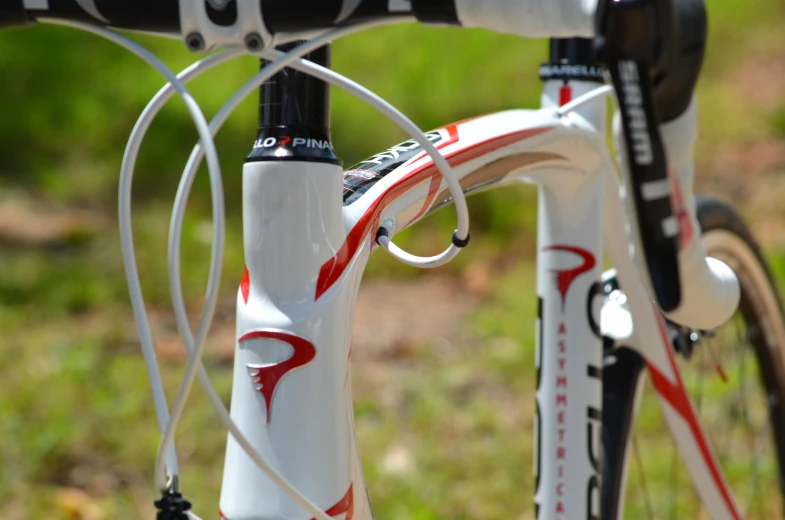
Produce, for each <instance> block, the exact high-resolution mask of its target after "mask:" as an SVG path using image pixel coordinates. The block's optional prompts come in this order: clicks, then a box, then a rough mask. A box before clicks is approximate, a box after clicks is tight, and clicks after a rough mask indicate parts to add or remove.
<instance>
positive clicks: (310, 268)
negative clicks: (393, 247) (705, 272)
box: [221, 81, 741, 520]
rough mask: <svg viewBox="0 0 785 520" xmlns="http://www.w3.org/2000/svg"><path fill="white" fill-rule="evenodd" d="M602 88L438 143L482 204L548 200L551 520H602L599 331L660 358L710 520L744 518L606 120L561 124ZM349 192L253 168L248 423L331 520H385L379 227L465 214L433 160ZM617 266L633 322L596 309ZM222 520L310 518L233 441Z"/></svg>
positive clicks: (557, 88)
mask: <svg viewBox="0 0 785 520" xmlns="http://www.w3.org/2000/svg"><path fill="white" fill-rule="evenodd" d="M596 87H597V85H596V84H595V83H589V82H577V81H576V82H571V83H570V84H569V86H568V87H565V85H564V84H563V83H562V82H557V81H549V82H546V85H545V89H544V93H543V96H542V104H543V107H544V108H543V109H541V110H538V111H533V110H513V111H508V112H502V113H498V114H493V115H488V116H484V117H479V118H476V119H472V120H469V121H465V122H461V123H456V124H454V125H450V126H448V127H445V128H443V129H440V130H439V131H437V133H438V135H439V145H438V147H439V149H440V151H441V152H442V154H444V155H445V157H446V158H447V159H448V160H449V162H450V164H451V165H452V166H453V168H454V170H455V173H456V174H457V175H458V176H459V177H460V179H461V184H462V186H463V188H464V190H465V191H466V192H473V191H476V190H479V189H483V188H488V187H496V186H502V185H505V184H511V183H515V182H528V183H536V184H538V185H539V200H540V203H539V215H538V216H539V218H538V256H537V294H538V295H539V298H540V316H539V319H538V326H537V331H538V336H539V337H538V348H537V352H538V355H537V361H536V362H537V367H538V377H537V379H538V381H537V392H536V399H537V422H536V424H537V426H536V428H537V443H538V444H537V454H538V458H537V461H536V468H537V488H536V496H535V503H536V508H537V518H542V519H559V520H563V519H579V518H580V519H586V518H589V519H595V518H600V489H601V486H600V484H601V482H600V479H601V475H600V472H601V466H600V460H601V452H602V431H601V430H602V367H603V350H602V342H601V338H600V337H599V336H598V335H597V334H596V333H595V332H593V330H592V324H593V323H598V322H599V323H600V328H601V331H602V333H603V334H605V333H607V334H609V335H614V337H615V339H617V340H618V341H622V342H623V343H624V345H625V346H629V347H630V348H633V349H635V350H636V351H638V352H639V353H640V354H641V355H642V356H643V357H644V358H645V360H646V363H647V366H648V369H649V374H650V376H651V380H652V382H653V386H654V388H655V390H656V391H657V394H658V397H659V400H660V403H661V405H662V409H663V410H664V414H665V417H666V419H667V422H668V424H669V427H670V430H671V433H672V435H673V439H674V441H675V443H676V445H677V446H678V448H679V450H680V452H681V454H682V457H683V458H684V461H685V463H686V465H687V467H688V469H689V471H690V474H691V476H692V479H693V482H694V484H695V486H696V488H697V491H698V493H699V494H700V496H701V498H702V501H703V503H704V505H705V507H706V510H707V511H708V513H709V514H710V516H711V517H712V518H714V519H726V518H728V519H730V518H734V519H738V518H741V516H740V514H739V511H738V508H737V506H736V505H735V502H734V499H733V497H732V495H731V493H730V491H729V488H728V485H727V483H726V481H725V478H724V476H723V474H722V471H721V469H720V468H719V465H718V464H717V461H716V458H715V457H714V455H713V452H712V450H711V447H710V446H709V443H708V441H707V439H706V436H705V435H704V433H703V431H702V429H701V426H700V424H699V422H698V419H697V417H696V414H695V411H694V410H693V407H692V405H691V403H690V400H689V397H688V395H687V393H686V390H685V387H684V384H683V383H682V380H681V377H680V375H679V371H678V368H677V365H676V363H675V361H674V356H673V349H672V345H671V342H670V339H669V337H668V335H667V331H666V328H665V322H664V320H663V318H662V317H661V315H660V313H659V311H658V310H657V309H656V307H655V306H654V305H653V304H652V301H651V299H650V297H649V294H648V292H647V290H646V287H645V285H644V283H643V282H642V277H641V275H640V274H639V270H638V268H637V266H636V264H635V262H634V260H633V258H631V256H630V251H629V249H630V248H629V239H628V236H627V232H626V226H627V213H626V212H625V210H624V208H623V205H622V202H621V200H620V197H619V191H620V182H619V177H618V172H617V167H616V165H615V162H614V161H613V160H612V159H611V157H610V155H609V153H608V148H607V146H606V141H605V121H606V115H607V114H606V104H605V103H604V102H599V103H591V104H589V105H585V106H583V107H582V108H580V109H578V110H576V111H575V112H573V113H571V114H569V115H567V116H564V117H559V116H558V115H557V114H556V113H555V111H554V108H553V107H555V106H556V105H558V104H559V102H560V101H563V100H564V97H565V96H564V94H565V91H564V89H565V88H569V89H571V93H574V94H575V95H580V94H583V93H586V92H588V91H590V90H591V89H594V88H596ZM568 93H569V92H568ZM400 151H401V149H400V148H398V149H396V148H393V149H391V150H390V151H389V152H388V154H397V153H399V152H400ZM347 175H353V173H352V172H348V173H347ZM354 175H357V173H356V172H355V173H354ZM343 177H344V175H343V172H342V169H341V168H340V167H339V166H336V165H332V164H323V163H315V162H285V161H281V162H250V163H247V164H246V165H245V169H244V176H243V192H244V194H243V204H244V209H243V218H244V244H245V255H246V266H247V267H246V272H245V274H244V276H243V281H242V283H241V287H240V291H239V293H238V298H237V336H236V337H237V344H236V356H235V366H234V370H235V378H234V383H233V388H232V406H231V415H232V418H233V419H234V421H236V423H237V424H238V425H239V427H240V429H241V430H242V432H243V433H244V434H245V435H246V437H247V438H248V439H250V441H251V442H252V444H253V446H254V448H256V449H257V450H258V451H259V452H260V453H261V454H262V455H263V456H265V457H266V458H267V459H268V460H269V461H270V462H271V463H272V464H273V465H274V466H275V467H276V468H277V469H278V470H279V471H280V472H281V474H282V475H283V476H284V477H286V478H287V479H288V480H289V481H290V482H291V483H292V484H293V485H294V486H295V487H296V488H297V489H299V490H300V491H301V492H302V493H304V494H305V495H306V496H307V497H309V498H310V499H311V500H312V501H313V502H314V503H316V504H317V505H318V506H319V507H322V508H323V509H324V510H325V512H326V513H327V514H328V515H330V516H332V517H333V518H337V519H341V520H344V519H345V520H369V519H371V518H372V517H373V516H372V513H371V507H370V504H369V499H368V496H367V493H366V490H365V481H364V477H363V474H362V467H361V464H360V457H359V453H358V448H357V440H356V437H355V431H354V419H353V411H352V391H351V379H350V373H349V370H350V358H351V333H352V324H353V320H354V311H355V304H356V301H357V293H358V289H359V285H360V281H361V278H362V273H363V270H364V268H365V266H366V263H367V261H368V258H369V256H370V254H371V252H372V250H373V249H374V248H375V247H376V243H375V237H376V233H377V230H378V228H379V226H380V225H382V224H383V225H384V226H385V227H386V228H387V229H389V230H390V231H391V234H394V233H396V232H399V231H401V230H402V229H404V228H406V227H408V226H410V225H411V224H413V223H414V222H416V221H418V220H419V219H420V218H422V217H423V216H424V215H426V214H427V213H429V212H431V211H434V210H435V209H437V208H439V207H441V206H443V205H444V204H446V203H448V202H449V194H448V192H447V191H446V186H445V184H444V183H443V182H442V179H441V175H440V173H439V171H438V170H437V169H436V168H435V167H434V165H433V161H432V160H431V159H430V158H429V157H428V156H427V155H425V153H424V152H423V153H420V154H418V155H416V156H414V157H413V158H412V159H410V160H408V161H407V162H405V163H404V164H402V165H401V166H399V167H398V168H397V169H395V170H394V171H392V172H391V173H389V174H387V175H386V176H384V177H383V178H381V179H380V180H378V182H376V183H375V184H373V186H372V187H371V188H370V189H369V190H368V191H367V192H366V193H364V194H362V195H361V196H359V198H357V199H356V200H355V201H354V202H352V203H351V204H348V205H344V203H343V196H342V190H343ZM603 251H605V252H606V253H607V254H608V255H609V258H610V260H611V261H612V263H613V265H614V267H615V270H616V273H617V275H618V278H619V281H620V283H621V286H622V288H623V290H624V292H625V294H626V297H627V303H628V307H625V308H622V307H618V306H616V307H612V306H608V305H606V306H605V307H603V308H602V309H601V310H600V309H599V306H595V305H593V301H594V300H593V293H592V286H593V285H595V284H596V283H597V282H598V281H600V279H601V275H602V272H601V269H602V263H603ZM380 319H384V317H383V316H382V317H380ZM401 326H405V324H401ZM595 328H596V327H595ZM622 509H623V508H619V511H621V510H622ZM620 516H621V513H620ZM221 517H222V518H223V519H226V520H250V519H258V520H261V519H268V520H283V519H307V518H310V515H308V514H307V513H306V512H305V511H304V510H303V509H302V508H301V507H300V506H299V505H297V504H296V503H295V502H293V501H292V500H291V499H290V498H289V497H288V496H287V495H286V494H285V493H283V492H282V491H280V490H279V489H278V488H277V487H276V486H275V485H274V484H273V483H272V482H271V481H270V480H269V479H268V478H267V477H266V476H265V475H264V474H263V473H262V471H261V470H260V469H258V468H257V467H256V466H255V464H254V463H253V462H252V461H251V460H250V459H249V458H248V456H247V455H246V454H245V453H244V452H243V450H242V449H241V448H240V447H239V445H238V444H237V443H236V442H235V440H234V439H233V438H232V437H231V436H230V437H229V440H228V446H227V451H226V463H225V469H224V477H223V489H222V495H221Z"/></svg>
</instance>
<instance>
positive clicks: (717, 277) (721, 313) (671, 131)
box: [660, 98, 740, 330]
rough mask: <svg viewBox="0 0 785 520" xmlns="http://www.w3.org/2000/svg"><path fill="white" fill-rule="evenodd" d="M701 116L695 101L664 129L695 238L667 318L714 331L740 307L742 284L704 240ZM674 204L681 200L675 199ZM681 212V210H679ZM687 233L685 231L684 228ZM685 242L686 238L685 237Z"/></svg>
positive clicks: (685, 251) (686, 250)
mask: <svg viewBox="0 0 785 520" xmlns="http://www.w3.org/2000/svg"><path fill="white" fill-rule="evenodd" d="M697 126H698V116H697V110H696V107H695V99H694V98H693V100H692V102H691V103H690V106H689V108H688V109H687V110H686V111H685V112H684V113H683V114H682V115H681V116H679V117H678V118H676V119H674V120H673V121H670V122H668V123H665V124H664V125H662V126H661V127H660V129H661V132H662V140H663V144H664V145H665V151H666V153H667V156H668V165H669V166H670V169H671V172H672V173H673V175H674V176H675V177H676V181H677V182H678V185H679V192H680V194H681V201H682V206H683V209H684V210H685V211H686V215H685V216H684V217H683V218H688V219H689V224H688V225H689V226H690V227H691V229H692V236H691V237H686V238H688V239H690V240H689V243H687V244H686V245H684V246H683V247H682V249H681V251H680V252H679V274H680V277H681V287H682V296H681V298H682V301H681V305H679V307H678V308H676V310H675V311H673V312H671V313H668V314H667V316H668V318H669V319H671V320H672V321H675V322H676V323H680V324H682V325H686V326H688V327H692V328H696V329H701V330H710V329H713V328H716V327H718V326H720V325H722V324H723V323H725V321H727V320H728V319H729V318H730V317H731V316H732V315H733V313H734V312H735V311H736V307H737V306H738V304H739V297H740V289H739V281H738V279H737V278H736V275H735V274H734V273H733V271H732V270H731V268H730V267H728V266H727V265H725V264H724V263H722V262H721V261H719V260H716V259H714V258H706V249H705V247H704V246H703V242H702V241H701V239H700V233H701V229H700V224H698V220H697V215H696V210H695V197H694V195H693V184H694V178H695V161H694V159H693V145H694V143H695V140H696V138H697ZM672 200H678V197H673V199H672ZM675 209H676V211H678V208H675ZM682 231H684V227H682ZM683 239H684V237H683Z"/></svg>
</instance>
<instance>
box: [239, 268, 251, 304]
mask: <svg viewBox="0 0 785 520" xmlns="http://www.w3.org/2000/svg"><path fill="white" fill-rule="evenodd" d="M240 293H242V295H243V301H245V303H246V305H247V304H248V296H249V295H250V294H251V275H250V274H249V273H248V267H246V268H245V270H244V271H243V278H242V280H240Z"/></svg>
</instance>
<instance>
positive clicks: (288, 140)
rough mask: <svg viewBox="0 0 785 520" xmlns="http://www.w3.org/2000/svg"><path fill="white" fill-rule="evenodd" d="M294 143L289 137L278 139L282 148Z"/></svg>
mask: <svg viewBox="0 0 785 520" xmlns="http://www.w3.org/2000/svg"><path fill="white" fill-rule="evenodd" d="M291 141H292V138H291V137H289V136H288V135H284V136H283V137H280V138H278V142H279V144H280V145H281V146H286V145H287V144H289V143H290V142H291Z"/></svg>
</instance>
